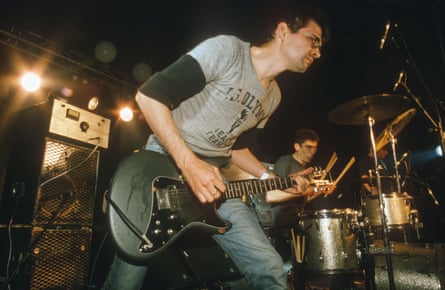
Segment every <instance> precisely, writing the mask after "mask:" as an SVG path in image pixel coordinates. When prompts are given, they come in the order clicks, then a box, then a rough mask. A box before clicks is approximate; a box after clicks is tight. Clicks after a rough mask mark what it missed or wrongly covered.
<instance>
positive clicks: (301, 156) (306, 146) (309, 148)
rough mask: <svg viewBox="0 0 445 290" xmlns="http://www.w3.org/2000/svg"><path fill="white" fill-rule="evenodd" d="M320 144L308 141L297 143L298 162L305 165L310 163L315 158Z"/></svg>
mask: <svg viewBox="0 0 445 290" xmlns="http://www.w3.org/2000/svg"><path fill="white" fill-rule="evenodd" d="M317 149H318V142H317V141H311V140H306V141H304V142H303V143H302V144H298V143H295V153H296V155H297V160H299V161H300V162H303V163H309V162H311V161H312V159H313V158H314V155H315V153H317Z"/></svg>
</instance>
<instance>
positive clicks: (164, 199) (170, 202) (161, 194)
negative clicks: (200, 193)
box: [156, 185, 179, 211]
mask: <svg viewBox="0 0 445 290" xmlns="http://www.w3.org/2000/svg"><path fill="white" fill-rule="evenodd" d="M177 196H178V189H177V187H176V186H175V185H170V186H167V187H165V188H157V189H156V197H157V203H158V209H159V210H163V209H169V210H172V211H177V210H179V204H178V198H177Z"/></svg>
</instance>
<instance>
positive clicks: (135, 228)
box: [105, 191, 152, 245]
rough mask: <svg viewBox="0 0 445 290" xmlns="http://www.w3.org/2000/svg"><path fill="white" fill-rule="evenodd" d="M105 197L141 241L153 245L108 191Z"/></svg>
mask: <svg viewBox="0 0 445 290" xmlns="http://www.w3.org/2000/svg"><path fill="white" fill-rule="evenodd" d="M105 199H106V200H107V201H108V202H109V204H110V205H111V207H112V208H113V209H114V210H115V211H116V213H117V215H118V216H119V217H120V218H121V220H122V222H123V223H124V224H125V225H126V226H127V227H128V228H129V229H130V230H131V231H132V232H133V234H135V235H136V236H137V237H138V238H139V239H140V240H141V242H145V243H146V244H147V245H152V243H151V242H150V241H149V240H148V238H147V236H146V235H145V234H144V233H143V232H142V231H141V230H140V229H138V227H137V226H136V225H134V224H133V223H132V222H131V221H130V220H129V219H128V218H127V216H126V215H125V213H124V212H123V211H122V210H121V209H120V208H119V206H118V205H117V204H116V203H115V202H114V201H113V200H112V199H111V198H110V196H109V195H108V191H107V192H106V193H105Z"/></svg>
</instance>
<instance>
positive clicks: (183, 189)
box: [106, 150, 293, 264]
mask: <svg viewBox="0 0 445 290" xmlns="http://www.w3.org/2000/svg"><path fill="white" fill-rule="evenodd" d="M292 185H293V180H292V178H290V177H277V178H272V179H265V180H257V179H248V180H237V181H233V182H229V183H227V184H226V186H227V190H226V192H224V193H223V198H222V199H230V198H238V197H242V196H247V195H250V194H257V193H264V192H267V191H270V190H275V189H285V188H289V187H291V186H292ZM106 198H107V201H108V204H107V218H108V223H109V227H110V233H111V236H112V238H113V240H114V241H115V243H116V245H117V248H118V252H119V254H120V256H121V257H122V258H124V259H126V260H127V261H129V262H131V263H135V264H144V262H146V261H147V260H148V259H149V258H150V257H152V256H153V255H156V254H158V253H159V252H161V251H162V250H163V249H164V248H165V247H168V246H169V245H171V244H172V243H173V242H174V241H175V240H176V239H177V238H178V237H180V236H181V235H182V234H183V233H185V232H186V231H187V230H189V229H192V228H199V229H202V230H205V231H208V232H209V233H219V234H223V233H224V232H226V231H227V230H229V229H230V227H231V224H230V223H229V222H228V221H225V220H223V219H221V218H220V217H219V215H218V213H217V211H216V204H202V203H200V202H199V200H198V199H197V198H196V197H195V195H194V194H193V193H192V191H191V189H190V187H189V186H188V184H187V183H186V182H185V181H184V180H183V179H182V178H181V176H180V173H179V171H178V169H177V167H176V166H175V164H174V162H173V160H172V159H171V158H170V157H169V156H166V155H162V154H159V153H156V152H152V151H144V150H143V151H139V152H135V153H133V154H132V155H130V156H128V157H126V158H124V159H123V160H122V161H121V162H120V164H119V166H118V168H117V171H116V172H115V174H114V177H113V179H112V182H111V187H110V191H109V192H108V193H107V196H106Z"/></svg>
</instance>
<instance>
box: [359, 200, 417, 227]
mask: <svg viewBox="0 0 445 290" xmlns="http://www.w3.org/2000/svg"><path fill="white" fill-rule="evenodd" d="M412 200H413V197H412V196H410V195H408V194H407V193H403V194H398V193H391V194H383V202H384V205H385V207H384V211H383V212H384V213H385V216H386V221H387V226H388V228H389V229H397V228H402V227H406V226H408V225H409V224H410V221H411V220H412V213H413V212H412V211H411V204H412ZM363 203H364V211H365V216H366V218H367V221H368V224H369V225H370V226H371V227H381V226H382V218H381V211H380V204H379V199H378V197H372V198H367V199H366V200H365V201H364V202H363Z"/></svg>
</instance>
